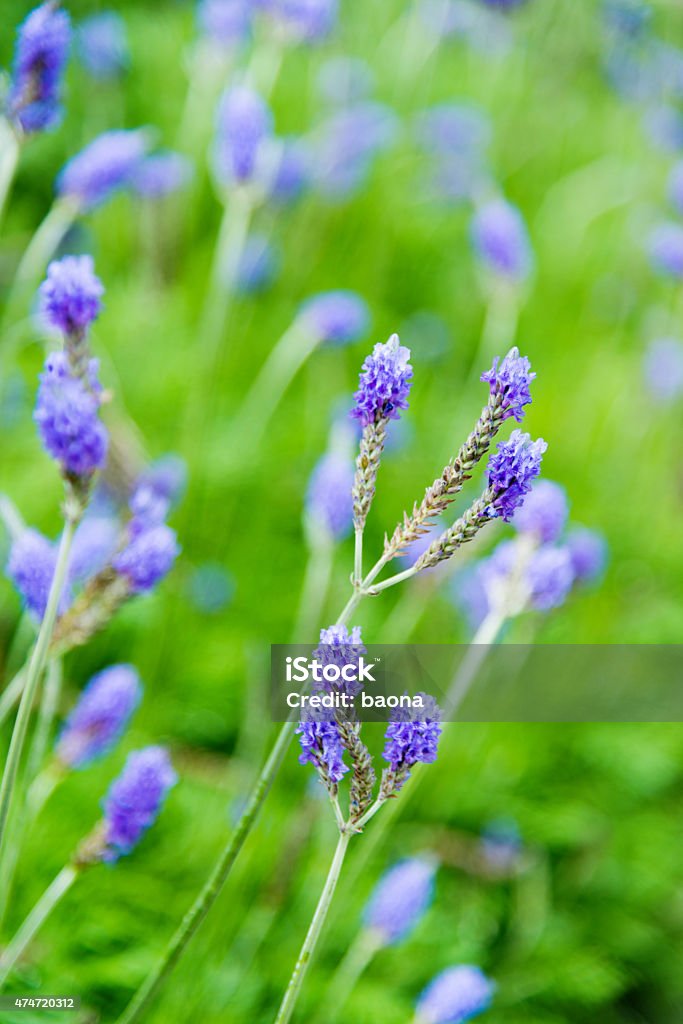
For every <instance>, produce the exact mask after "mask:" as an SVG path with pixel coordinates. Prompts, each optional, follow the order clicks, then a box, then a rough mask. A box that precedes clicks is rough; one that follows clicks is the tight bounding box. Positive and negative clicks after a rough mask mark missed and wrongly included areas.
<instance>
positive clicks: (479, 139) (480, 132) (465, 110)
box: [414, 103, 491, 158]
mask: <svg viewBox="0 0 683 1024" xmlns="http://www.w3.org/2000/svg"><path fill="white" fill-rule="evenodd" d="M414 125H415V135H416V138H417V140H418V142H419V143H420V145H421V146H423V147H424V148H425V149H427V150H428V151H429V152H432V153H440V154H443V153H453V154H456V155H457V156H459V157H463V158H464V157H466V156H468V155H470V154H476V153H480V152H481V151H482V150H484V149H486V147H487V146H488V145H489V143H490V141H491V122H490V120H489V118H488V117H487V116H486V114H484V113H483V111H481V110H480V109H479V107H477V106H475V105H474V104H467V103H439V104H437V105H436V106H433V107H430V108H429V109H427V110H422V111H420V112H419V113H418V114H416V116H415V121H414Z"/></svg>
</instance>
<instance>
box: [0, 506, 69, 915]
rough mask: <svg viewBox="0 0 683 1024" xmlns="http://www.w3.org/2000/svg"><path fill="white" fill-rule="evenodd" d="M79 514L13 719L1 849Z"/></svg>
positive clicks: (62, 551)
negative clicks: (15, 715)
mask: <svg viewBox="0 0 683 1024" xmlns="http://www.w3.org/2000/svg"><path fill="white" fill-rule="evenodd" d="M79 517H80V516H79V514H78V513H76V514H72V513H71V512H68V511H67V515H66V521H65V523H64V530H63V532H62V537H61V540H60V542H59V551H58V553H57V564H56V566H55V574H54V576H53V578H52V583H51V584H50V593H49V595H48V599H47V606H46V608H45V614H44V616H43V621H42V622H41V624H40V630H39V632H38V639H37V640H36V645H35V647H34V648H33V653H32V654H31V658H30V661H29V664H28V669H27V672H26V685H25V686H24V692H23V693H22V695H21V702H20V704H19V710H18V712H17V717H16V719H15V722H14V729H13V731H12V739H11V740H10V746H9V752H8V754H7V761H6V762H5V768H4V771H3V775H2V783H0V853H1V852H2V847H3V840H4V838H5V830H6V826H7V816H8V814H9V811H10V806H11V803H12V796H13V793H14V787H15V782H16V777H17V772H18V769H19V762H20V760H21V755H22V751H23V749H24V742H25V740H26V731H27V729H28V723H29V719H30V717H31V708H32V707H33V701H34V700H35V696H36V692H37V689H38V684H39V682H40V677H41V675H42V672H43V668H44V667H45V662H46V660H47V654H48V649H49V647H50V640H51V639H52V632H53V630H54V626H55V621H56V619H57V611H58V608H59V601H60V598H61V596H62V591H63V589H64V582H65V580H66V574H67V569H68V565H69V554H70V551H71V542H72V540H73V535H74V532H75V529H76V525H77V522H78V519H79ZM0 899H1V900H2V903H4V896H3V897H0Z"/></svg>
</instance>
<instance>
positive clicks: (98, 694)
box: [55, 665, 142, 768]
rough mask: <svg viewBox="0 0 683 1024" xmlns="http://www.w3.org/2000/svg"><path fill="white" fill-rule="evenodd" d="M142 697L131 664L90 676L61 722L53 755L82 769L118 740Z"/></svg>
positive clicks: (136, 676) (138, 682) (137, 678)
mask: <svg viewBox="0 0 683 1024" xmlns="http://www.w3.org/2000/svg"><path fill="white" fill-rule="evenodd" d="M141 698H142V686H141V685H140V677H139V676H138V674H137V672H136V671H135V669H134V668H133V666H132V665H112V666H110V667H109V668H106V669H104V671H102V672H98V673H97V675H95V676H93V677H92V679H91V680H90V682H89V683H88V685H87V686H86V687H85V689H84V690H83V692H82V694H81V695H80V697H79V699H78V702H77V704H76V706H75V707H74V709H73V710H72V712H71V714H70V715H69V717H68V718H67V720H66V722H65V723H64V728H63V729H62V732H61V734H60V737H59V740H58V742H57V748H56V751H55V753H56V755H57V757H58V758H59V760H60V761H61V762H62V763H63V764H65V765H67V766H68V767H69V768H85V767H86V766H87V765H89V764H91V762H92V761H94V760H95V759H96V758H98V757H103V756H104V755H105V754H107V753H108V752H109V751H110V750H111V749H112V747H113V746H114V745H115V744H116V743H117V742H118V740H119V739H120V738H121V736H122V735H123V733H124V731H125V729H126V726H127V725H128V723H129V721H130V719H131V716H132V714H133V712H134V711H135V709H136V708H137V706H138V704H139V703H140V700H141Z"/></svg>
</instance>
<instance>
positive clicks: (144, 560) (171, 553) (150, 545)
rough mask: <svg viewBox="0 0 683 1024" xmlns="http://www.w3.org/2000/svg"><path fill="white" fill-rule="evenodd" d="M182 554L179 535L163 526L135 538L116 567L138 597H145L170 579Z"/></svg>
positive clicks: (139, 534)
mask: <svg viewBox="0 0 683 1024" xmlns="http://www.w3.org/2000/svg"><path fill="white" fill-rule="evenodd" d="M179 552H180V548H179V547H178V542H177V540H176V535H175V531H174V530H172V529H171V527H170V526H166V524H165V523H162V524H160V525H158V526H152V527H151V528H150V529H146V530H143V531H142V532H141V533H138V534H134V535H133V537H132V539H131V540H130V541H129V543H128V544H127V545H126V547H125V548H124V549H123V551H121V552H120V554H118V555H117V556H116V558H114V560H113V561H112V565H113V567H114V569H116V571H117V573H118V574H119V575H120V576H123V577H125V579H126V580H127V581H128V584H129V586H130V589H131V591H132V592H133V593H134V594H144V593H147V592H148V591H150V590H152V589H153V588H154V587H155V586H156V585H157V583H159V581H160V580H162V579H163V578H164V576H166V575H167V573H168V572H169V571H170V569H171V567H172V565H173V563H174V562H175V560H176V557H177V556H178V554H179Z"/></svg>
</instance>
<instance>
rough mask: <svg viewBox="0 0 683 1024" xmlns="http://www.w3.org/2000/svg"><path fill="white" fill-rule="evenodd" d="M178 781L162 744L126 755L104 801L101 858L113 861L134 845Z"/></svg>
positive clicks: (153, 819) (150, 823)
mask: <svg viewBox="0 0 683 1024" xmlns="http://www.w3.org/2000/svg"><path fill="white" fill-rule="evenodd" d="M177 781H178V776H177V775H176V773H175V771H174V770H173V766H172V765H171V760H170V758H169V756H168V753H167V751H166V750H164V748H163V747H145V748H144V750H137V751H135V752H134V753H132V754H130V755H129V757H128V760H127V761H126V763H125V765H124V767H123V771H122V772H121V774H120V775H119V777H118V778H117V779H116V780H115V781H114V782H113V783H112V785H111V787H110V789H109V792H108V793H107V797H106V799H105V801H104V836H103V842H104V844H105V846H104V849H103V851H102V854H101V859H102V860H106V861H116V860H118V859H119V857H120V856H122V855H123V854H128V853H130V852H131V850H133V849H134V848H135V846H137V844H138V843H139V842H140V840H141V838H142V836H143V835H144V833H145V832H146V831H147V829H148V828H150V827H151V826H152V825H153V824H154V822H155V821H156V819H157V817H158V815H159V812H160V810H161V808H162V805H163V803H164V800H165V799H166V796H167V794H168V791H169V790H170V789H171V788H172V787H173V786H175V784H176V782H177Z"/></svg>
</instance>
